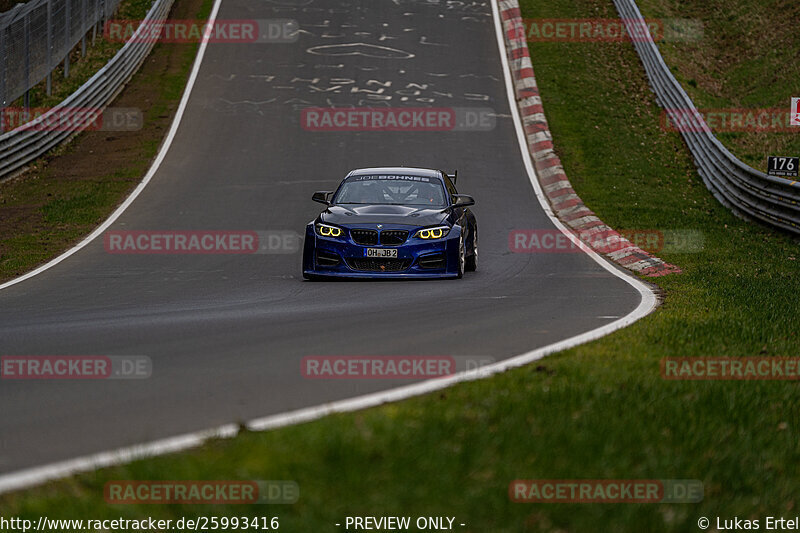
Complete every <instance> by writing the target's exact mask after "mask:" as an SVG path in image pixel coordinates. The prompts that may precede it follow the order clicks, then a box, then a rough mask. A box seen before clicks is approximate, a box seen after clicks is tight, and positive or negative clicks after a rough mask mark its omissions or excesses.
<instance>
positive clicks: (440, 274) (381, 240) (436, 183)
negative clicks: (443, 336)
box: [303, 167, 478, 279]
mask: <svg viewBox="0 0 800 533" xmlns="http://www.w3.org/2000/svg"><path fill="white" fill-rule="evenodd" d="M457 175H458V172H457V171H456V173H455V174H454V175H453V177H452V178H451V177H450V176H448V175H447V174H446V173H444V172H442V171H441V170H429V169H422V168H406V167H382V168H362V169H357V170H353V171H351V172H350V173H349V174H348V175H347V176H346V177H345V178H344V180H342V183H341V184H339V188H338V189H337V190H336V191H334V192H329V191H321V192H315V193H314V196H313V197H312V199H313V200H314V201H316V202H320V203H323V204H325V205H326V206H327V207H326V209H325V210H324V211H323V212H322V213H320V215H319V216H318V217H317V219H316V220H314V221H313V222H311V223H309V224H308V226H306V236H305V243H304V246H303V277H304V278H306V279H316V278H321V277H327V276H339V277H352V278H461V277H462V276H463V275H464V271H465V270H475V269H476V268H477V266H478V225H477V221H476V220H475V215H474V214H473V213H472V212H471V211H470V210H469V206H471V205H473V204H474V203H475V200H474V199H473V198H472V197H471V196H468V195H466V194H458V193H457V192H456V188H455V185H454V183H455V181H456V177H457Z"/></svg>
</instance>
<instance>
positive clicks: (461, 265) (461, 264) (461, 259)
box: [458, 234, 467, 279]
mask: <svg viewBox="0 0 800 533" xmlns="http://www.w3.org/2000/svg"><path fill="white" fill-rule="evenodd" d="M464 244H465V243H464V235H463V234H462V235H461V237H459V239H458V279H461V278H463V277H464V269H465V266H466V263H467V252H466V250H464Z"/></svg>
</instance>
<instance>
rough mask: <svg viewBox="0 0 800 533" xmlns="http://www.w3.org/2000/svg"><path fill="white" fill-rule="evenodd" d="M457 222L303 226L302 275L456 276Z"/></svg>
mask: <svg viewBox="0 0 800 533" xmlns="http://www.w3.org/2000/svg"><path fill="white" fill-rule="evenodd" d="M460 242H461V227H460V226H458V225H455V226H452V227H451V226H449V225H448V224H438V225H433V226H409V225H405V224H347V225H339V224H329V223H325V222H322V221H321V220H319V219H317V220H315V221H314V222H312V223H310V224H308V226H306V235H305V244H304V248H303V276H304V277H307V278H311V277H315V276H333V277H336V276H338V277H351V278H357V277H361V278H455V277H458V273H459V260H460V257H459V251H460V248H459V247H460Z"/></svg>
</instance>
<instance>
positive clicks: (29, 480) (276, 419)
mask: <svg viewBox="0 0 800 533" xmlns="http://www.w3.org/2000/svg"><path fill="white" fill-rule="evenodd" d="M220 1H221V0H216V2H215V4H214V9H213V11H212V13H211V20H212V21H213V20H214V17H216V13H217V9H218V7H219V4H220ZM490 3H491V4H492V11H493V14H494V22H495V33H496V36H497V42H498V51H499V53H500V59H501V61H502V64H503V72H504V74H505V80H506V89H507V96H508V100H509V105H510V107H511V113H512V115H513V118H514V125H515V128H516V130H517V138H518V140H519V146H520V151H521V153H522V159H523V161H524V162H525V168H526V170H527V172H528V177H529V178H530V181H531V185H532V186H533V189H534V191H536V197H537V198H538V199H539V203H540V204H541V206H542V209H543V210H544V212H545V213H547V216H549V217H550V219H551V220H552V221H553V224H555V226H556V227H557V228H558V229H559V230H561V232H563V233H564V235H566V236H567V237H568V238H570V240H572V241H573V242H575V243H576V244H578V242H577V238H576V237H574V236H573V235H572V233H570V232H569V231H568V230H567V229H566V228H565V226H564V225H563V224H561V222H560V221H559V220H558V219H556V218H555V216H554V215H553V213H552V211H551V210H550V208H549V206H548V204H547V199H546V198H545V197H544V194H543V193H542V190H541V187H540V186H539V182H538V180H537V179H536V175H535V172H534V168H533V164H532V163H531V160H530V155H529V154H528V151H527V146H526V143H525V138H524V135H525V133H524V131H523V129H522V122H521V121H520V118H519V111H518V109H517V106H516V101H515V99H514V93H513V81H512V80H511V74H510V72H511V71H510V70H509V65H508V59H507V57H506V54H505V41H504V40H503V33H502V25H501V21H500V16H499V13H498V10H497V5H496V3H495V2H490ZM204 50H205V48H201V51H200V52H201V53H200V54H199V55H198V57H197V60H196V63H195V69H194V70H193V73H192V78H191V79H190V83H194V77H195V76H196V74H197V69H198V68H199V65H200V60H202V52H203V51H204ZM189 88H191V86H190V87H189ZM187 95H188V89H187V92H186V93H185V94H184V101H183V102H181V109H180V110H179V114H178V115H177V116H176V122H175V124H174V125H173V129H172V130H171V131H170V134H171V135H174V130H175V129H176V128H177V122H178V121H179V120H180V117H181V114H182V111H183V107H185V100H186V97H187ZM167 146H168V145H167ZM164 151H166V148H164ZM161 159H163V154H160V157H159V159H157V160H156V164H157V163H158V162H160V160H161ZM151 174H152V173H148V176H150V175H151ZM131 201H132V200H131ZM129 203H130V202H126V204H125V205H127V204H129ZM587 253H588V254H589V255H590V256H591V257H592V258H593V259H594V260H595V261H597V263H598V264H600V265H601V266H602V267H603V268H605V269H606V270H608V271H609V272H610V273H611V274H613V275H615V276H617V277H618V278H620V279H623V280H625V281H626V282H627V283H628V284H630V285H631V286H632V287H634V288H636V290H638V291H639V293H640V294H641V296H642V300H641V302H640V303H639V305H638V306H637V307H636V309H634V310H633V311H631V312H630V313H628V314H627V315H625V316H624V317H622V318H620V319H619V320H616V321H614V322H611V323H610V324H606V325H605V326H602V327H599V328H596V329H593V330H591V331H587V332H585V333H581V334H580V335H576V336H574V337H570V338H568V339H564V340H562V341H559V342H556V343H554V344H550V345H548V346H544V347H542V348H538V349H536V350H533V351H530V352H527V353H524V354H521V355H517V356H515V357H512V358H510V359H506V360H503V361H500V362H498V363H494V364H492V365H487V366H485V367H481V369H480V371H479V372H475V371H467V372H462V373H459V374H455V375H453V376H450V377H447V378H442V379H434V380H428V381H424V382H421V383H416V384H413V385H407V386H405V387H400V388H397V389H392V390H388V391H384V392H377V393H374V394H367V395H365V396H359V397H357V398H351V399H349V400H341V401H337V402H331V403H328V404H323V405H319V406H316V407H308V408H305V409H299V410H297V411H291V412H288V413H282V414H277V415H272V416H267V417H264V418H257V419H255V420H251V421H249V422H247V424H246V426H247V428H248V429H250V430H252V431H263V430H267V429H275V428H280V427H285V426H289V425H292V424H299V423H302V422H309V421H312V420H316V419H319V418H322V417H324V416H326V415H329V414H332V413H344V412H350V411H357V410H360V409H366V408H368V407H375V406H378V405H381V404H383V403H386V402H394V401H398V400H404V399H407V398H410V397H412V396H418V395H420V394H425V393H428V392H433V391H436V390H439V389H443V388H446V387H449V386H451V385H454V384H456V383H461V382H466V381H473V380H477V379H482V378H485V377H488V376H490V375H493V374H498V373H500V372H505V371H506V370H508V369H511V368H516V367H519V366H523V365H526V364H529V363H531V362H533V361H536V360H538V359H541V358H543V357H545V356H547V355H549V354H552V353H555V352H560V351H562V350H566V349H567V348H572V347H574V346H577V345H579V344H583V343H585V342H589V341H592V340H595V339H598V338H600V337H602V336H604V335H607V334H609V333H611V332H613V331H616V330H618V329H621V328H623V327H625V326H628V325H630V324H632V323H633V322H635V321H637V320H639V319H640V318H642V317H643V316H645V315H647V314H648V313H650V312H651V311H652V310H653V309H655V306H656V303H657V300H656V296H655V294H654V293H653V291H652V290H650V288H649V287H648V286H647V285H645V284H644V283H642V282H641V281H639V280H638V279H636V278H635V277H633V276H632V275H628V274H626V273H624V272H621V271H620V270H617V269H616V268H615V267H614V266H612V265H611V264H610V263H608V262H607V261H606V260H605V259H603V258H602V257H601V256H599V255H598V254H596V253H595V252H594V251H591V250H589V251H587ZM31 275H34V274H31ZM0 288H1V287H0ZM237 431H238V427H237V426H236V425H235V424H227V425H225V426H220V427H218V428H215V429H209V430H206V431H198V432H194V433H188V434H185V435H180V436H177V437H172V438H167V439H161V440H158V441H154V442H150V443H147V444H141V445H137V446H130V447H127V448H121V449H118V450H114V451H109V452H103V453H98V454H94V455H88V456H85V457H80V458H77V459H71V460H67V461H62V462H58V463H53V464H50V465H45V466H41V467H35V468H28V469H25V470H20V471H18V472H11V473H9V474H5V475H2V476H0V494H2V493H5V492H10V491H14V490H20V489H24V488H28V487H32V486H34V485H39V484H42V483H44V482H46V481H50V480H53V479H58V478H62V477H66V476H69V475H72V474H76V473H80V472H87V471H91V470H94V469H97V468H103V467H109V466H114V465H120V464H125V463H129V462H131V461H134V460H137V459H143V458H147V457H153V456H157V455H164V454H168V453H174V452H178V451H182V450H186V449H189V448H194V447H197V446H200V445H201V444H203V443H204V442H205V441H206V440H207V439H209V438H212V437H233V436H235V435H236V434H237Z"/></svg>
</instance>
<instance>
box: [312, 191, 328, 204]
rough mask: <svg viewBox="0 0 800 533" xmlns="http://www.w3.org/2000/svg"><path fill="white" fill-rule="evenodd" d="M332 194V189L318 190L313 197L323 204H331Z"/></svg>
mask: <svg viewBox="0 0 800 533" xmlns="http://www.w3.org/2000/svg"><path fill="white" fill-rule="evenodd" d="M331 194H332V191H317V192H315V193H314V195H313V196H312V197H311V199H312V200H314V201H315V202H319V203H321V204H325V205H331V202H330V200H329V198H330V195H331Z"/></svg>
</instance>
